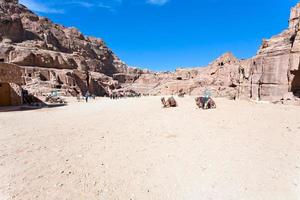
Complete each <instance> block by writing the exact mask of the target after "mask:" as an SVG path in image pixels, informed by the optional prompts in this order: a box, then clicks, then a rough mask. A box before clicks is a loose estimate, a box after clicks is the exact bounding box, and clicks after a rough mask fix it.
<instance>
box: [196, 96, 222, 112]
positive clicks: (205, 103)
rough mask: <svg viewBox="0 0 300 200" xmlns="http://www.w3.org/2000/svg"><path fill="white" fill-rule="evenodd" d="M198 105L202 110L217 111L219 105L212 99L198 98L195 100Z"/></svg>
mask: <svg viewBox="0 0 300 200" xmlns="http://www.w3.org/2000/svg"><path fill="white" fill-rule="evenodd" d="M195 101H196V105H197V106H198V107H199V108H202V109H215V108H217V105H216V103H215V101H214V100H213V99H212V98H211V97H197V98H196V99H195Z"/></svg>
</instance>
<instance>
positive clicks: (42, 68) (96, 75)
mask: <svg viewBox="0 0 300 200" xmlns="http://www.w3.org/2000/svg"><path fill="white" fill-rule="evenodd" d="M0 61H1V62H6V63H12V64H16V65H18V66H20V67H22V68H24V69H25V72H26V73H25V74H24V76H25V80H26V86H25V87H26V88H27V89H29V90H30V91H32V92H34V93H37V92H38V91H40V90H43V91H44V92H49V91H51V90H53V89H56V90H62V92H63V93H67V94H72V95H73V94H74V93H76V92H80V93H85V92H86V91H87V90H88V89H90V92H91V93H93V94H95V95H104V94H105V93H106V91H107V88H105V87H111V88H114V87H116V85H118V83H116V81H115V80H113V75H114V74H120V73H124V74H126V73H127V71H128V69H127V66H126V64H125V63H123V62H122V61H121V60H120V59H119V58H118V57H117V56H116V55H115V54H114V53H113V52H112V51H111V50H110V49H109V48H108V47H107V46H106V45H105V43H104V42H103V41H102V40H101V39H97V38H93V37H87V36H84V35H83V34H82V33H80V32H79V31H78V30H77V29H76V28H67V27H64V26H61V25H58V24H55V23H53V22H51V20H49V19H47V18H44V17H39V16H37V15H36V14H34V13H33V12H31V11H30V10H28V9H27V8H26V7H25V6H23V5H21V4H19V3H18V1H16V0H0ZM41 88H42V89H41Z"/></svg>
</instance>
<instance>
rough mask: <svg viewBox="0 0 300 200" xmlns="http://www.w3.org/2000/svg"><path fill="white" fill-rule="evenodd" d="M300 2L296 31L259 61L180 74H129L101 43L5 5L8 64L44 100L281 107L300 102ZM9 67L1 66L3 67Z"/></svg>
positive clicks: (231, 61) (293, 21) (1, 50)
mask: <svg viewBox="0 0 300 200" xmlns="http://www.w3.org/2000/svg"><path fill="white" fill-rule="evenodd" d="M299 23H300V3H298V4H297V5H296V6H295V7H294V8H292V10H291V16H290V20H289V27H288V28H287V29H286V30H284V31H283V32H282V33H280V34H279V35H276V36H274V37H272V38H271V39H268V40H263V42H262V45H261V47H260V49H259V50H258V52H257V55H256V56H254V57H253V58H250V59H247V60H239V59H237V58H236V57H235V56H234V55H232V54H231V53H225V54H224V55H222V56H221V57H219V58H218V59H216V60H215V61H213V62H212V63H210V64H209V65H208V66H207V67H198V68H181V69H177V70H176V71H175V72H160V73H155V72H150V71H147V70H141V69H138V68H129V67H127V66H126V64H125V63H123V62H122V61H121V60H120V59H119V58H118V57H117V56H116V55H115V54H114V53H113V52H112V51H111V50H110V49H109V48H108V47H107V46H106V45H105V43H104V42H103V41H102V40H101V39H97V38H92V37H87V36H84V35H83V34H82V33H80V32H79V31H78V30H77V29H76V28H66V27H64V26H61V25H58V24H55V23H53V22H51V21H50V20H49V19H47V18H44V17H39V16H37V15H35V14H34V13H33V12H31V11H30V10H28V9H27V8H26V7H25V6H23V5H20V4H19V3H18V1H17V0H0V62H6V63H10V64H15V65H18V66H20V67H21V68H23V69H24V74H23V76H24V79H25V82H26V85H25V86H24V87H25V88H26V89H28V90H29V91H31V92H34V93H36V94H43V93H47V92H49V91H51V90H53V89H56V90H59V91H61V92H62V93H63V94H65V95H76V94H77V93H83V94H84V93H85V92H86V91H88V90H89V91H90V93H92V94H95V95H100V96H103V95H106V94H108V93H109V91H111V90H113V89H119V88H121V87H122V88H123V89H124V90H130V91H136V92H138V93H141V94H146V95H168V94H178V93H179V92H181V93H185V94H191V95H201V94H202V93H203V91H204V90H206V89H210V90H211V91H212V93H213V95H214V96H223V97H230V98H232V99H235V98H246V99H249V98H251V99H255V100H268V101H278V100H286V99H292V100H294V99H296V100H297V99H299V97H300V29H299V28H300V27H299ZM0 64H1V63H0Z"/></svg>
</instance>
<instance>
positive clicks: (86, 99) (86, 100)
mask: <svg viewBox="0 0 300 200" xmlns="http://www.w3.org/2000/svg"><path fill="white" fill-rule="evenodd" d="M89 96H90V93H89V91H87V92H86V93H85V102H86V103H87V102H88V101H89Z"/></svg>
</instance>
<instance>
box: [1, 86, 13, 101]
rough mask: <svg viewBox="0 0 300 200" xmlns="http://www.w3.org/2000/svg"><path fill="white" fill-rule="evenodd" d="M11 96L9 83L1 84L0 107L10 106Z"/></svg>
mask: <svg viewBox="0 0 300 200" xmlns="http://www.w3.org/2000/svg"><path fill="white" fill-rule="evenodd" d="M10 105H11V95H10V85H9V83H0V106H10Z"/></svg>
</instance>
